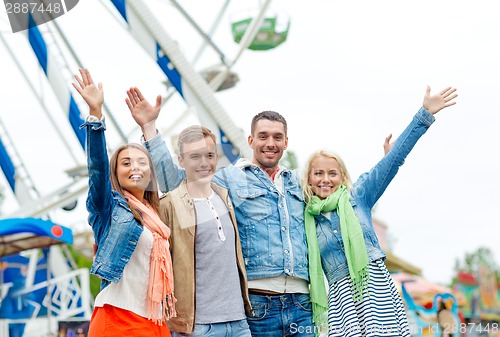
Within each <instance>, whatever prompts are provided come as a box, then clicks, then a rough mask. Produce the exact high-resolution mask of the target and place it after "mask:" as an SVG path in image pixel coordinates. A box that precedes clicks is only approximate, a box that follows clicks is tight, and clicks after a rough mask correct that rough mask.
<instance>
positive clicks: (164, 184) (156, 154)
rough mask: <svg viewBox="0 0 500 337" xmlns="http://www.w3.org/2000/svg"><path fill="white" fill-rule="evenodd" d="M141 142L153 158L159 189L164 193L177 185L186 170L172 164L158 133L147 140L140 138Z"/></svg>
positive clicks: (165, 145)
mask: <svg viewBox="0 0 500 337" xmlns="http://www.w3.org/2000/svg"><path fill="white" fill-rule="evenodd" d="M142 143H143V145H144V146H145V147H146V149H148V151H149V154H150V155H151V158H153V164H154V167H155V172H156V179H157V180H158V185H159V188H160V191H162V192H163V193H166V192H169V191H172V190H173V189H175V188H176V187H177V186H179V185H180V184H181V182H182V180H184V178H185V177H186V172H185V171H184V169H180V168H179V167H177V165H175V164H174V162H173V160H172V156H171V155H170V152H169V151H168V148H167V144H165V141H164V140H163V139H162V138H161V136H160V134H157V135H156V136H155V137H154V138H152V139H150V140H148V141H144V139H142Z"/></svg>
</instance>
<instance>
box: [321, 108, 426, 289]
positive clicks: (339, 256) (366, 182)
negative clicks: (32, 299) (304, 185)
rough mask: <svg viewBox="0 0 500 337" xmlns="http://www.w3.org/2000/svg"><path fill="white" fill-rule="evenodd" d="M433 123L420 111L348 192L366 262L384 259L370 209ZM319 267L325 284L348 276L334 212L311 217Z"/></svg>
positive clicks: (424, 110)
mask: <svg viewBox="0 0 500 337" xmlns="http://www.w3.org/2000/svg"><path fill="white" fill-rule="evenodd" d="M433 122H434V116H433V115H432V114H431V113H429V112H428V111H427V110H426V109H425V108H421V109H420V110H419V111H418V112H417V114H416V115H415V116H414V117H413V120H412V121H411V123H410V124H409V125H408V126H407V127H406V129H405V130H404V131H403V133H402V134H401V135H400V136H399V137H398V139H397V140H396V142H395V144H394V146H393V147H392V149H391V151H389V153H388V154H387V155H386V156H384V158H382V160H380V161H379V162H378V164H377V165H375V167H373V168H372V169H371V170H370V171H369V172H367V173H364V174H362V175H361V176H360V177H359V179H358V180H357V181H356V183H354V185H353V187H352V189H351V190H350V202H351V205H352V207H353V209H354V212H355V213H356V216H357V217H358V220H359V223H360V225H361V228H362V230H363V237H364V239H365V244H366V250H367V253H368V260H369V261H370V262H372V261H375V260H378V259H381V258H383V259H385V254H384V252H383V251H382V249H381V248H380V245H379V243H378V239H377V236H376V234H375V230H374V229H373V223H372V208H373V206H374V205H375V203H376V202H377V200H378V199H379V198H380V197H381V196H382V194H383V193H384V191H385V189H386V188H387V186H388V185H389V183H390V182H391V181H392V179H393V178H394V177H395V176H396V173H397V172H398V170H399V167H400V166H401V165H403V163H404V160H405V158H406V156H407V155H408V154H409V153H410V151H411V150H412V148H413V146H414V145H415V144H416V143H417V141H418V139H419V138H420V137H421V136H422V135H423V134H424V133H425V132H426V131H427V129H428V128H429V127H430V126H431V124H432V123H433ZM315 220H316V234H317V237H318V244H319V248H320V251H321V263H322V265H323V270H324V272H325V275H326V278H327V279H328V283H330V284H331V283H333V282H336V281H338V280H340V279H341V278H343V277H344V276H346V275H348V274H349V268H348V266H347V260H346V257H345V251H344V244H343V242H342V236H341V233H340V219H339V217H338V214H337V211H332V212H330V214H329V216H328V217H327V216H325V215H323V214H320V215H317V216H315Z"/></svg>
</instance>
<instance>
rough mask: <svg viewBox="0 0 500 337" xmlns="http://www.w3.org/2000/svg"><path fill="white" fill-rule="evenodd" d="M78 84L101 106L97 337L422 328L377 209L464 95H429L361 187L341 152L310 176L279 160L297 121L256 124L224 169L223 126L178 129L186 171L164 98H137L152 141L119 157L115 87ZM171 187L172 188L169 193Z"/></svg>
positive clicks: (389, 332) (314, 163)
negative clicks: (168, 136) (245, 152)
mask: <svg viewBox="0 0 500 337" xmlns="http://www.w3.org/2000/svg"><path fill="white" fill-rule="evenodd" d="M73 86H74V88H75V89H76V90H77V91H78V93H79V94H80V95H81V96H82V97H83V99H84V100H85V101H86V103H87V104H88V106H89V116H88V117H87V119H86V121H85V123H84V124H83V125H82V128H85V130H86V137H87V139H86V150H87V161H88V173H89V192H88V197H87V203H86V205H87V210H88V212H89V218H88V221H89V224H90V226H91V227H92V230H93V232H94V238H95V242H96V245H97V250H96V253H95V259H94V262H93V265H92V268H91V271H90V272H91V273H92V274H94V275H97V276H98V277H100V279H101V291H100V293H99V294H98V295H97V297H96V299H95V304H94V312H93V314H92V318H91V322H90V330H89V336H90V337H108V336H109V337H111V336H113V337H116V336H120V337H129V336H144V337H146V336H147V337H151V336H154V337H166V336H174V337H175V336H177V337H180V336H194V337H198V336H216V337H223V336H227V337H251V336H253V337H260V336H266V337H281V336H311V337H312V336H317V335H319V334H320V333H323V334H327V335H328V336H363V337H365V336H405V337H409V336H410V329H409V324H408V320H407V318H406V314H405V308H404V305H403V303H402V300H401V297H400V296H399V294H398V291H397V289H396V287H395V285H394V283H393V281H392V279H391V276H390V274H389V272H388V270H387V268H386V267H385V264H384V259H385V257H386V256H385V254H384V252H383V251H382V249H381V248H380V245H379V242H378V239H377V236H376V234H375V231H374V228H373V223H372V215H371V213H372V208H373V206H374V205H375V203H376V202H377V200H378V199H379V198H380V197H381V196H382V194H383V192H384V191H385V189H386V188H387V186H388V185H389V183H390V182H391V181H392V179H393V178H394V177H395V175H396V173H397V172H398V169H399V167H400V166H401V165H402V164H403V163H404V161H405V158H406V157H407V155H408V154H409V153H410V151H411V150H412V148H413V147H414V145H415V144H416V142H417V141H418V140H419V139H420V137H421V136H422V135H423V134H424V133H425V132H426V131H427V129H428V128H429V127H430V126H431V125H432V123H433V122H434V120H435V118H434V115H435V114H436V113H438V112H439V111H440V110H442V109H443V108H446V107H449V106H451V105H454V104H455V101H454V99H455V97H457V94H456V93H455V92H456V89H454V88H451V87H449V88H446V89H444V90H442V91H441V92H439V93H438V94H434V95H431V92H430V88H429V87H427V90H426V93H425V96H424V100H423V106H422V107H421V108H420V109H419V110H418V112H417V113H416V114H415V116H414V117H413V119H412V120H411V121H410V123H409V125H408V126H407V127H406V129H405V130H404V131H403V132H402V134H401V135H400V136H399V137H398V138H397V139H396V141H394V142H393V143H389V142H390V137H388V138H387V139H386V143H385V146H384V149H385V152H386V153H385V155H384V156H383V158H382V159H381V160H380V161H379V162H378V163H377V164H376V165H375V166H374V167H373V168H372V169H371V170H370V171H368V172H367V173H364V174H363V175H361V176H360V177H359V178H358V179H357V180H356V181H355V182H353V181H352V180H351V177H350V175H349V172H348V171H347V168H346V165H345V163H344V161H343V160H342V158H341V157H340V156H339V155H338V154H337V153H335V152H333V151H329V150H320V151H317V152H314V153H313V154H312V155H311V157H310V158H309V160H308V161H307V163H306V166H305V172H304V175H303V177H302V178H299V177H298V176H297V174H296V173H295V172H294V171H291V170H289V169H287V168H284V167H281V166H280V165H279V161H280V159H281V158H282V156H283V154H284V151H285V150H286V149H287V146H288V137H287V122H286V120H285V118H284V117H283V116H282V115H280V114H279V113H277V112H274V111H263V112H261V113H258V114H257V115H255V117H254V118H253V119H252V122H251V133H250V135H249V136H248V144H249V146H250V148H251V149H252V151H253V157H252V158H251V159H246V158H241V159H239V160H238V161H236V162H235V163H233V164H230V165H228V166H226V167H224V168H220V169H217V163H218V158H219V155H220V151H219V147H218V144H217V143H216V139H217V137H216V136H215V135H214V134H213V133H212V132H211V130H209V129H207V128H205V127H203V126H200V125H193V126H189V127H187V128H186V129H184V130H183V131H182V132H181V133H180V134H179V136H178V141H177V147H178V149H177V150H178V165H177V164H175V163H174V161H173V159H172V155H171V153H169V150H168V148H167V146H166V144H165V142H164V141H163V139H162V137H161V135H160V134H159V133H158V131H157V126H156V120H157V118H158V116H159V113H160V107H161V96H158V97H157V98H156V102H155V103H154V104H150V103H149V102H148V101H147V100H146V99H145V98H144V96H143V95H142V93H141V92H140V91H139V89H138V88H135V87H133V88H130V89H129V90H128V91H127V98H126V99H125V101H126V104H127V106H128V108H129V110H130V112H131V115H132V117H133V119H134V120H135V122H136V123H137V124H138V126H139V127H140V128H141V130H142V134H143V137H142V138H141V140H140V144H139V143H138V144H135V143H131V144H126V145H123V146H121V147H119V148H118V149H117V150H116V151H115V152H114V154H113V155H112V156H111V159H110V160H108V154H107V148H106V139H105V130H106V126H105V118H104V116H103V114H102V105H103V102H104V92H103V86H102V84H101V83H99V84H98V85H95V84H94V81H93V79H92V77H91V75H90V73H89V71H88V70H87V69H80V70H79V74H77V75H75V83H73ZM160 195H161V196H160Z"/></svg>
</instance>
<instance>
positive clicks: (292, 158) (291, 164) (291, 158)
mask: <svg viewBox="0 0 500 337" xmlns="http://www.w3.org/2000/svg"><path fill="white" fill-rule="evenodd" d="M280 166H283V167H286V168H287V169H290V170H295V169H296V168H297V167H298V165H297V156H296V155H295V152H293V151H290V150H287V151H286V152H285V154H284V156H283V157H282V158H281V161H280Z"/></svg>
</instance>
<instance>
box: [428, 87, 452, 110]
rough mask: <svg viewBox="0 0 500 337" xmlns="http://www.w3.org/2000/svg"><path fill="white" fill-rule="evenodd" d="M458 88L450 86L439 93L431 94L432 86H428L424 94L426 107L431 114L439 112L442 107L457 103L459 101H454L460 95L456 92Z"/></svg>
mask: <svg viewBox="0 0 500 337" xmlns="http://www.w3.org/2000/svg"><path fill="white" fill-rule="evenodd" d="M455 91H457V89H455V88H452V87H448V88H446V89H444V90H442V91H441V92H440V93H439V94H436V95H433V96H431V88H430V87H429V86H427V91H426V92H425V96H424V104H423V105H424V108H426V109H427V111H429V112H430V113H431V114H433V115H434V114H436V113H438V112H439V111H440V110H441V109H443V108H447V107H449V106H452V105H454V104H456V103H457V102H454V101H452V100H453V99H454V98H455V97H457V96H458V95H457V94H455Z"/></svg>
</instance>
